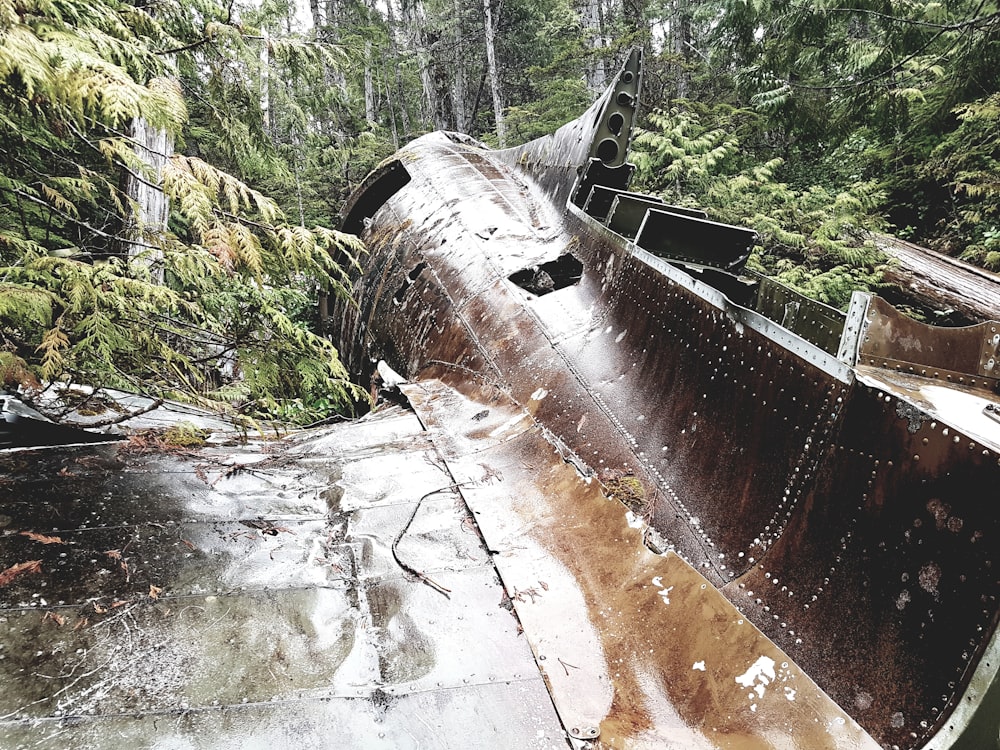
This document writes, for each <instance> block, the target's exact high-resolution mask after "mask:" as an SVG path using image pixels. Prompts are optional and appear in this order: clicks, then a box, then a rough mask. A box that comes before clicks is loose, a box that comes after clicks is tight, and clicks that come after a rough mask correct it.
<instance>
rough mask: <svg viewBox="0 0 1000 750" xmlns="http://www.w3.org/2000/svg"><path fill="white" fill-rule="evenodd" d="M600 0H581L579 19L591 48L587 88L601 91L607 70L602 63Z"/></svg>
mask: <svg viewBox="0 0 1000 750" xmlns="http://www.w3.org/2000/svg"><path fill="white" fill-rule="evenodd" d="M601 2H602V0H583V3H582V5H581V6H580V21H581V22H582V23H583V28H584V34H585V36H586V39H587V45H588V46H589V47H590V49H591V56H590V59H589V60H588V61H587V68H586V71H585V72H586V76H587V88H589V89H590V90H591V91H592V92H595V93H596V92H600V91H603V90H604V88H605V87H606V86H607V70H606V68H605V65H604V56H603V52H602V50H603V49H604V46H605V45H604V28H603V27H604V23H603V15H604V14H603V12H602V9H601Z"/></svg>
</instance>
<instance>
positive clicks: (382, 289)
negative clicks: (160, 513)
mask: <svg viewBox="0 0 1000 750" xmlns="http://www.w3.org/2000/svg"><path fill="white" fill-rule="evenodd" d="M636 85H637V81H636ZM614 93H615V92H614V91H613V90H612V94H614ZM609 101H611V102H614V101H615V100H614V99H609V97H608V96H607V95H606V97H605V99H603V100H602V101H601V102H598V104H597V105H595V108H594V109H592V110H591V111H590V112H588V113H587V114H585V115H584V116H583V117H581V118H580V120H578V121H575V123H572V124H571V126H567V129H564V130H562V131H560V132H559V133H557V134H556V135H555V136H550V137H549V140H548V141H541V142H538V143H536V144H535V145H534V146H529V147H522V148H521V149H519V150H512V151H509V152H490V151H488V150H486V149H484V148H481V147H479V146H477V145H476V144H474V143H472V142H470V141H468V139H462V138H458V137H454V136H450V135H448V134H443V133H434V134H431V135H428V136H424V137H423V138H420V139H418V140H416V141H414V142H413V143H411V144H410V145H408V146H407V147H405V148H404V149H403V150H402V151H401V152H400V153H399V154H398V155H397V157H396V160H398V161H393V162H391V163H390V164H388V165H386V166H385V167H384V168H383V171H384V173H386V174H390V173H391V174H394V175H396V178H393V179H395V180H396V183H402V184H400V185H399V186H398V187H397V188H395V192H391V191H385V190H383V191H382V192H381V194H380V195H379V199H378V201H377V202H376V204H373V205H369V206H367V208H365V204H364V202H365V196H364V195H363V194H362V195H359V196H356V198H355V200H354V202H353V204H352V205H353V206H354V207H355V209H356V210H355V215H357V216H363V218H364V219H365V228H364V231H363V235H362V236H363V239H364V240H365V242H366V244H367V245H368V247H369V250H370V257H369V259H368V263H367V267H366V269H365V272H364V274H363V275H362V276H361V277H360V278H359V279H358V280H357V281H356V283H355V301H356V305H342V306H341V307H340V308H339V310H338V313H337V314H338V316H339V318H340V323H341V325H342V331H343V334H342V343H341V351H342V354H343V356H344V358H345V360H346V361H347V362H348V363H349V365H350V366H351V367H352V368H353V369H354V370H355V371H356V372H359V373H368V374H370V373H371V372H372V370H373V368H374V362H375V361H377V360H379V359H385V360H386V361H387V362H388V363H389V364H390V365H391V366H392V367H393V368H395V369H397V370H399V371H400V372H402V373H404V374H405V375H406V376H408V377H410V378H414V379H421V378H437V379H440V380H441V381H443V382H445V383H447V384H449V385H451V386H452V387H453V388H455V389H457V390H459V391H461V390H462V389H463V388H465V387H468V386H469V384H473V383H474V384H475V386H476V387H477V388H482V387H492V388H495V389H497V390H498V391H499V392H503V393H504V394H506V395H508V396H509V397H510V398H512V399H513V400H514V401H516V402H518V403H520V404H522V405H524V406H525V408H526V409H527V410H528V411H529V412H530V413H531V415H532V416H533V418H534V419H535V420H536V421H537V423H539V424H540V425H542V426H543V427H544V428H545V429H546V430H547V431H548V434H549V436H550V440H551V442H552V443H553V444H554V445H555V446H556V447H557V448H558V449H559V450H560V451H562V452H563V454H564V456H565V457H566V458H567V460H570V461H572V462H573V463H575V464H576V465H577V467H578V468H579V469H580V471H581V472H583V473H589V474H593V475H595V476H596V478H597V479H599V480H600V481H601V482H602V483H603V485H604V486H605V488H606V492H607V493H608V494H617V495H618V496H619V497H620V499H622V500H623V501H624V502H626V504H628V505H629V507H630V509H631V510H633V511H634V512H635V513H636V514H637V515H642V516H645V517H646V518H647V519H648V521H649V525H650V533H649V542H648V543H649V544H650V545H651V546H653V547H655V548H658V549H671V550H674V551H676V552H677V553H678V554H679V555H681V556H682V557H683V558H684V559H685V560H686V561H687V562H688V563H689V564H690V565H691V566H693V567H694V568H696V569H697V570H698V571H699V572H700V573H701V574H702V575H704V576H705V577H706V578H708V579H709V580H710V581H711V582H712V583H714V584H715V586H716V587H718V588H719V589H720V590H721V591H722V592H723V593H724V595H725V596H726V597H728V598H729V599H730V600H731V601H732V602H733V603H734V604H735V605H736V606H737V607H738V608H739V609H740V610H741V611H742V612H743V613H745V615H746V616H747V617H748V618H749V619H750V620H751V621H752V622H753V623H754V624H755V625H756V626H757V627H758V628H760V629H761V630H762V631H763V632H764V633H765V634H766V635H767V636H768V637H770V638H771V639H772V640H773V641H774V642H775V643H776V644H777V645H778V646H779V647H781V648H782V649H783V650H784V651H785V652H786V653H788V654H789V655H790V656H791V657H792V658H793V659H794V660H795V661H796V663H797V664H798V665H799V666H800V667H802V668H803V669H804V670H805V671H806V672H807V673H808V674H809V675H810V676H811V677H812V678H813V679H814V680H815V681H816V682H817V683H818V684H819V686H820V687H821V688H822V689H823V690H824V691H826V692H827V693H828V694H829V695H830V696H831V697H832V698H833V699H834V700H835V701H837V703H839V704H840V706H842V707H843V708H844V709H845V710H846V711H847V712H848V713H849V714H850V715H851V716H852V717H854V718H855V719H856V720H857V721H858V723H860V724H861V725H862V726H863V727H864V728H865V729H866V730H867V731H868V732H869V733H870V734H871V735H872V736H873V737H874V738H875V739H876V740H878V741H879V742H880V743H881V744H882V745H883V746H885V747H897V746H898V747H900V748H916V747H921V746H924V745H926V744H927V743H928V742H929V741H932V740H933V738H935V737H937V739H936V740H933V741H934V742H936V743H938V744H935V745H934V746H941V747H946V746H950V743H951V739H950V738H952V737H953V736H957V735H958V734H960V731H964V730H965V728H966V720H967V716H966V715H965V714H963V713H961V711H962V710H961V709H960V711H959V713H955V712H954V709H955V707H956V705H958V704H960V703H962V702H963V701H971V700H973V699H975V700H978V699H979V697H981V694H982V692H983V691H984V690H985V689H986V687H985V686H986V685H988V684H989V682H990V680H991V679H992V674H993V671H995V667H996V664H995V659H996V654H994V655H993V657H984V656H983V655H984V652H985V651H986V650H987V649H989V648H994V647H995V645H994V642H993V638H994V633H995V630H996V625H997V617H998V606H997V594H998V593H1000V592H998V583H997V578H998V576H997V572H996V569H995V568H994V567H993V566H994V564H995V558H996V557H997V553H998V549H1000V547H998V539H1000V528H998V518H1000V510H998V508H997V506H996V503H995V495H996V488H997V487H1000V466H998V455H1000V452H998V449H1000V424H998V423H996V422H995V421H991V420H990V419H989V417H988V415H986V416H983V414H986V413H985V412H982V409H983V408H984V407H986V406H989V404H991V403H993V402H995V400H996V398H995V383H994V381H993V380H991V379H990V378H988V377H985V376H983V377H981V378H979V382H976V383H974V384H969V383H967V382H966V381H965V380H963V382H962V383H961V384H959V383H957V377H959V376H958V375H957V374H956V376H955V377H956V380H954V381H952V382H949V380H948V378H950V375H951V373H948V374H947V377H946V376H945V375H943V374H942V375H941V377H940V378H939V379H938V380H934V379H932V376H931V375H929V374H928V373H924V374H923V375H921V373H920V372H919V370H918V371H914V372H910V371H909V370H910V368H909V367H908V366H900V367H897V365H898V364H899V363H900V362H903V363H905V362H906V361H918V360H919V357H917V358H916V359H914V358H913V357H910V358H909V360H907V357H906V356H901V357H900V358H899V359H894V358H893V356H892V352H887V351H881V350H879V351H878V352H875V348H877V347H876V343H877V342H882V344H880V345H884V346H883V348H885V347H889V348H890V349H891V348H892V346H891V345H897V344H899V342H900V341H901V340H902V338H906V339H907V341H908V342H909V343H907V344H906V345H905V346H903V349H904V350H905V351H906V352H911V353H912V351H913V350H914V348H915V347H916V348H919V346H920V337H921V336H923V335H924V334H923V333H922V332H921V331H910V332H909V333H908V335H907V336H905V337H902V338H901V337H900V336H898V335H895V334H893V331H894V330H896V331H897V332H898V327H899V326H900V325H903V326H905V324H903V323H898V321H897V318H896V317H895V312H894V311H893V310H892V309H891V307H889V306H888V305H885V304H884V303H881V302H880V301H879V300H877V299H876V300H868V299H867V298H866V299H864V300H859V303H858V305H856V310H855V313H856V315H855V319H853V320H852V319H848V320H847V321H846V330H847V331H848V333H847V335H845V336H844V337H843V341H844V342H846V343H847V344H849V345H850V346H853V347H854V350H853V351H850V352H848V355H849V356H846V355H844V352H841V355H842V356H841V358H839V359H838V357H837V356H836V355H837V353H838V352H837V349H836V347H834V346H821V345H817V344H816V343H810V341H808V340H806V339H805V338H802V337H801V336H800V335H798V334H796V333H794V332H793V330H790V327H791V328H794V326H791V323H790V321H789V319H788V318H787V310H788V309H789V306H788V305H787V304H785V305H784V306H783V307H782V306H779V307H781V309H784V310H785V311H786V318H785V319H779V320H774V319H773V318H775V317H776V316H774V315H771V316H770V317H768V315H765V314H764V313H762V312H760V311H759V310H760V309H764V307H765V306H763V305H758V309H751V307H753V306H752V305H749V304H747V299H749V297H747V299H738V298H740V297H741V296H742V295H743V293H742V292H741V291H740V290H741V289H743V286H741V284H740V283H739V282H738V281H736V280H733V281H732V282H731V286H732V288H733V290H735V291H733V292H731V293H729V294H726V293H724V292H723V291H722V290H721V288H720V286H719V285H718V284H715V285H710V284H708V283H705V282H704V281H701V280H699V274H700V273H701V272H702V271H703V269H702V268H701V267H698V268H695V269H694V270H693V271H692V272H688V271H685V270H683V269H682V268H679V267H677V266H676V265H673V264H671V263H668V262H666V261H665V260H663V259H662V258H659V257H656V256H654V255H652V254H650V253H648V252H645V251H644V250H643V249H641V248H640V247H638V246H637V245H636V244H635V243H633V242H630V241H629V240H627V239H625V238H624V237H623V236H622V235H621V234H619V233H616V232H614V231H611V230H610V229H609V228H608V227H607V226H606V225H605V224H604V223H601V222H599V221H597V220H595V219H594V218H593V217H592V216H590V215H588V214H587V213H585V212H584V211H583V210H580V208H579V207H578V206H579V205H583V202H584V201H583V198H582V197H579V196H578V195H575V194H574V191H576V193H579V183H578V182H577V181H578V180H580V179H582V178H580V177H579V174H580V170H578V169H576V168H572V169H571V168H570V167H571V164H570V161H571V160H573V159H575V160H576V162H577V166H581V165H580V156H581V154H583V156H584V157H586V156H587V154H586V153H584V151H585V150H584V149H576V150H574V149H568V150H567V149H563V150H560V148H559V147H558V146H559V143H560V142H561V140H562V141H563V142H567V143H570V142H572V141H573V139H574V138H576V139H577V141H578V142H579V143H584V142H586V143H595V142H596V143H599V142H601V140H602V138H605V134H598V136H597V137H596V138H595V130H596V129H597V128H598V127H603V125H601V120H600V118H601V117H605V118H606V116H607V112H608V106H609ZM626 104H627V102H626ZM595 111H596V112H597V115H595V114H594V112H595ZM602 113H603V114H602ZM574 128H575V130H574ZM560 133H561V134H562V135H561V136H560ZM567 134H568V135H567ZM625 138H626V139H627V134H626V135H625ZM567 148H568V147H567ZM578 152H579V153H578ZM567 153H569V154H570V155H569V156H568V157H567V156H566V154H567ZM605 155H607V154H605ZM584 161H585V160H584ZM583 166H585V165H583ZM605 166H606V165H605ZM401 168H402V169H403V170H404V171H405V174H406V178H407V179H406V180H399V179H398V175H399V174H401V172H400V169H401ZM606 171H607V170H606ZM611 172H614V168H613V169H611ZM626 181H627V180H626ZM374 182H375V183H377V182H378V176H377V175H376V177H375V179H374ZM618 187H620V188H622V189H623V188H624V187H625V185H619V186H618ZM389 192H391V195H389V196H388V197H385V194H386V193H389ZM359 206H361V207H362V208H357V207H359ZM362 209H364V210H362ZM359 221H360V220H359ZM761 288H763V287H761ZM727 291H728V290H727ZM734 298H735V299H736V301H734ZM737 301H739V302H740V303H741V304H737ZM796 309H798V308H796ZM833 317H834V319H835V316H833ZM783 323H784V324H785V325H783ZM813 323H815V320H813ZM880 326H881V327H880ZM894 326H896V327H895V328H894ZM907 330H908V331H909V329H907ZM886 331H888V333H886ZM836 333H837V334H839V330H838V331H836ZM981 334H982V335H981V336H980V334H979V333H975V334H969V335H970V336H972V339H975V341H979V340H980V339H982V342H984V343H983V351H984V352H986V353H987V354H988V353H989V352H988V351H987V349H988V348H989V342H990V341H992V338H991V336H992V335H993V334H991V333H990V332H989V330H988V329H985V328H984V329H983V331H982V332H981ZM927 335H928V336H930V334H927ZM866 337H867V339H866ZM977 337H978V338H977ZM972 339H970V341H971V340H972ZM940 340H943V339H940ZM924 341H925V344H927V342H931V343H933V341H935V339H933V338H928V339H925V340H924ZM975 341H973V343H972V344H969V346H971V347H972V348H975V346H976V343H975ZM885 342H889V343H885ZM850 346H848V347H847V348H850ZM994 346H995V343H994ZM873 347H874V348H873ZM840 348H841V349H844V348H845V346H844V345H842V346H841V347H840ZM859 348H860V353H861V356H860V358H858V353H859ZM929 348H932V349H933V348H935V347H934V346H933V345H932V346H930V347H929ZM967 348H968V347H967ZM936 349H937V351H940V350H941V349H942V347H941V346H937V348H936ZM831 350H832V351H831ZM866 351H867V352H869V353H872V356H871V357H868V358H867V359H866V358H865V356H864V355H865V352H866ZM876 355H877V356H876ZM984 356H985V355H984ZM856 358H858V361H857V362H855V361H854V360H855V359H856ZM844 360H847V361H844ZM869 360H870V361H869ZM984 362H985V359H984ZM887 363H888V365H887ZM887 366H888V367H889V368H891V369H887ZM935 366H936V367H937V368H939V369H940V370H941V372H942V373H944V372H945V370H946V369H947V368H946V367H945V365H943V364H935ZM983 366H985V365H983ZM935 374H936V373H935ZM966 377H968V375H966ZM969 379H972V378H969ZM633 478H634V480H636V481H632V479H633ZM626 487H627V488H629V490H628V491H627V492H626V491H625V490H624V488H626ZM592 533H594V534H600V530H599V529H594V530H593V531H592ZM990 658H992V659H993V662H992V664H990V663H988V662H990ZM977 669H978V672H976V670H977ZM991 670H993V671H991ZM974 673H976V674H975V676H974ZM970 685H971V686H972V687H970ZM977 686H978V687H977ZM970 690H971V691H972V692H969V691H970ZM956 716H958V717H960V718H961V717H965V718H961V722H962V726H961V727H959V728H958V729H956V728H955V727H954V722H955V721H956V720H957V719H955V718H954V717H956ZM949 722H951V723H952V729H951V730H949V728H948V726H949ZM992 731H993V732H994V735H995V732H996V729H995V727H994V728H993V730H992ZM949 732H951V733H950V734H949Z"/></svg>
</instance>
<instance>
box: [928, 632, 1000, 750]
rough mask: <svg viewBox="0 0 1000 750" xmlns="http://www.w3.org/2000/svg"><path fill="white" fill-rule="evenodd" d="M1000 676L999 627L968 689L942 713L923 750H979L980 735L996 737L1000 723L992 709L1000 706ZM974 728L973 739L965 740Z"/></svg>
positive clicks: (981, 656)
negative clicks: (972, 748)
mask: <svg viewBox="0 0 1000 750" xmlns="http://www.w3.org/2000/svg"><path fill="white" fill-rule="evenodd" d="M998 674H1000V628H995V629H994V630H993V635H992V636H991V637H990V640H989V643H988V644H987V645H986V648H985V649H983V651H982V652H981V653H980V655H979V661H978V663H977V664H976V668H975V670H974V671H973V673H972V676H971V677H970V678H969V681H968V683H967V684H966V686H965V690H963V691H962V692H961V693H959V694H958V695H957V697H956V698H955V699H954V700H955V703H954V706H953V708H952V709H951V711H950V712H949V711H942V712H941V715H942V720H941V721H940V724H939V726H938V728H937V729H936V730H934V729H932V730H931V731H930V732H929V733H928V734H929V736H930V739H928V741H927V744H925V745H923V746H922V750H950V749H951V748H956V747H963V748H971V747H975V746H976V745H975V744H974V743H975V742H976V733H977V732H978V733H979V734H980V736H988V734H991V735H992V737H993V738H996V737H997V727H998V725H1000V722H998V720H997V718H996V714H994V713H993V712H992V710H991V708H993V709H995V707H996V704H997V703H1000V682H998V680H997V677H998ZM991 701H992V702H993V704H994V705H993V706H992V707H991V706H990V705H989V704H990V702H991ZM970 729H971V730H972V733H973V734H972V736H971V737H968V738H965V737H963V735H965V733H966V732H967V731H969V730H970ZM987 733H988V734H987ZM925 736H928V735H925ZM963 739H964V740H965V742H963Z"/></svg>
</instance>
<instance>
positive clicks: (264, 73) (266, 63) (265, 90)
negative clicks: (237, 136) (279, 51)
mask: <svg viewBox="0 0 1000 750" xmlns="http://www.w3.org/2000/svg"><path fill="white" fill-rule="evenodd" d="M260 33H261V36H263V37H264V38H263V39H262V40H261V43H260V116H261V122H262V124H263V126H264V132H265V133H268V134H271V133H272V130H271V49H270V42H271V40H270V37H269V36H268V33H267V29H261V31H260Z"/></svg>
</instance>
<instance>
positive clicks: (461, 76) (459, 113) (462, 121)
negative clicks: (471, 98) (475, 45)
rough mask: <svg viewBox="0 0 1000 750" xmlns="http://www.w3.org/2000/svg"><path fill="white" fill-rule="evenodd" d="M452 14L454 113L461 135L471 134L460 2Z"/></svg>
mask: <svg viewBox="0 0 1000 750" xmlns="http://www.w3.org/2000/svg"><path fill="white" fill-rule="evenodd" d="M452 12H453V13H454V14H455V18H454V24H455V25H454V33H453V34H452V45H453V46H454V48H453V55H452V63H451V64H452V73H453V78H452V94H451V99H452V111H453V112H454V114H455V130H457V131H458V132H460V133H467V132H469V126H470V124H471V123H469V121H468V119H467V117H466V110H465V105H466V99H467V98H468V94H467V92H466V85H465V56H464V55H463V54H462V5H461V2H460V0H453V2H452Z"/></svg>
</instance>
